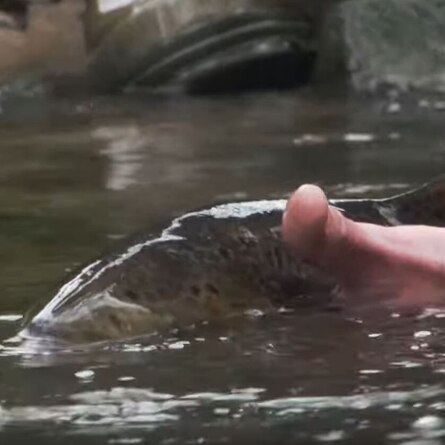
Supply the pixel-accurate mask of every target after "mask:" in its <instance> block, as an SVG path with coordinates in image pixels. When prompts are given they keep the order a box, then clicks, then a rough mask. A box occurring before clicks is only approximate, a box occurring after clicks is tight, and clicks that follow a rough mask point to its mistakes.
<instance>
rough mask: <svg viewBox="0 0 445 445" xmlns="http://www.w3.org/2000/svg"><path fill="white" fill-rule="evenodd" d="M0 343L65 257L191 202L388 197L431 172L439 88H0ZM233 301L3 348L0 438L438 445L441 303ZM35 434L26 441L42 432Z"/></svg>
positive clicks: (90, 250)
mask: <svg viewBox="0 0 445 445" xmlns="http://www.w3.org/2000/svg"><path fill="white" fill-rule="evenodd" d="M2 110H3V114H2V115H0V135H1V140H2V150H1V152H0V209H1V210H0V245H1V246H2V249H1V251H0V264H1V267H0V270H1V273H0V289H1V298H0V304H1V306H0V339H6V338H7V337H9V336H11V335H13V334H14V332H15V331H16V330H17V329H18V327H19V325H20V323H21V321H22V320H21V318H20V317H22V316H23V317H26V314H27V312H28V311H29V310H30V309H31V308H32V307H33V306H36V305H37V306H38V305H39V302H41V301H42V300H43V301H45V300H46V299H48V298H49V296H50V295H52V293H53V292H54V290H55V289H56V288H57V286H58V284H60V282H61V281H62V279H63V277H64V276H65V274H66V272H67V271H68V270H72V269H75V268H77V267H79V266H80V264H81V263H83V262H86V261H88V260H90V259H91V257H94V256H96V255H97V254H98V253H99V252H100V251H101V250H102V249H104V248H105V247H107V246H109V245H110V244H112V243H113V242H114V241H115V240H116V239H119V238H121V237H123V236H125V235H126V234H128V233H131V232H133V231H135V230H139V229H141V228H144V227H145V228H146V230H147V231H154V232H155V231H156V230H158V229H159V228H161V227H162V226H163V225H164V224H166V223H167V222H168V221H169V220H170V219H171V218H173V217H175V216H177V215H179V214H181V213H183V212H185V211H188V210H191V209H194V208H198V207H203V206H209V205H211V204H215V203H218V202H227V201H231V200H240V199H241V200H242V199H255V198H276V197H281V196H285V195H286V194H287V193H289V191H291V190H292V189H293V188H294V187H295V186H296V185H298V184H300V183H301V182H307V181H311V182H318V183H321V184H323V185H324V186H325V187H326V188H327V190H328V192H329V194H330V196H332V197H334V196H364V195H370V196H371V195H372V196H384V195H387V194H389V193H393V192H399V191H401V190H405V189H407V188H408V187H409V186H410V185H414V184H418V183H419V182H422V181H425V180H428V179H430V178H432V177H433V176H435V175H438V174H442V173H443V167H442V165H443V162H444V158H445V142H444V141H445V140H444V138H443V135H444V134H443V118H444V115H443V113H444V106H443V102H442V99H441V98H440V97H438V96H431V97H420V96H411V97H405V98H403V100H402V99H401V98H398V97H397V96H394V95H391V94H390V95H389V96H388V97H382V98H369V97H363V98H361V97H357V96H351V95H348V94H343V93H341V92H339V93H338V94H336V95H335V96H333V95H330V96H326V95H322V94H321V93H315V92H314V91H311V90H310V89H308V90H305V91H301V92H299V93H286V94H274V93H270V94H264V95H250V96H242V97H238V98H218V99H211V98H209V99H198V98H194V99H190V98H181V97H175V98H172V97H170V98H168V97H162V96H151V97H150V96H145V97H144V96H134V97H131V96H129V97H125V98H115V99H104V98H98V99H83V100H82V99H79V100H76V101H70V100H62V99H60V100H57V101H47V100H45V99H44V97H43V96H42V95H40V93H39V92H38V91H37V92H33V93H32V94H30V95H28V96H26V97H22V98H13V97H9V98H6V99H5V100H4V101H3V102H2ZM353 306H354V305H353V303H352V304H351V308H350V309H348V310H344V311H340V312H319V311H313V310H312V311H311V310H301V311H298V312H290V313H283V314H279V315H275V316H262V315H261V314H255V313H253V314H250V315H249V316H247V315H246V317H245V320H237V321H233V322H230V323H226V324H224V325H221V326H210V325H209V326H204V327H201V328H199V329H196V330H190V331H188V332H183V333H177V334H175V333H172V334H171V336H168V337H167V338H150V339H146V340H144V341H141V342H129V343H123V344H115V345H102V346H98V347H96V348H94V349H92V348H86V349H81V350H75V351H71V352H69V351H68V352H64V353H58V354H56V353H51V354H39V355H33V354H31V353H30V352H29V351H28V352H26V351H25V352H24V351H20V350H16V349H14V348H10V347H3V348H2V349H0V376H1V377H0V442H1V443H8V444H26V443H29V440H30V438H31V437H32V440H33V441H35V442H36V443H37V442H39V441H40V442H41V443H46V444H59V443H63V444H70V443H73V444H74V443H79V441H82V442H83V443H85V444H87V443H88V444H90V443H92V444H99V443H108V444H139V443H158V444H189V443H190V444H200V443H203V444H205V443H213V444H220V443H221V444H222V443H240V442H241V441H243V442H244V443H255V444H256V443H270V444H272V443H283V444H291V443H292V444H293V443H302V444H311V443H317V444H319V443H345V444H347V443H357V442H358V441H359V440H361V441H364V443H389V444H405V445H407V444H409V445H414V444H416V445H417V444H423V445H435V444H439V443H443V440H444V437H445V419H444V416H445V413H444V411H445V404H444V403H443V400H444V391H445V386H444V385H443V376H444V373H445V356H444V347H443V344H444V339H445V329H444V322H445V311H444V310H442V309H440V308H438V309H437V308H436V309H435V310H434V308H428V309H426V310H425V312H423V313H421V314H397V313H392V312H390V311H385V310H383V309H378V308H374V307H372V305H371V306H370V307H368V308H365V309H361V310H358V309H355V308H354V307H353ZM40 442H39V443H40Z"/></svg>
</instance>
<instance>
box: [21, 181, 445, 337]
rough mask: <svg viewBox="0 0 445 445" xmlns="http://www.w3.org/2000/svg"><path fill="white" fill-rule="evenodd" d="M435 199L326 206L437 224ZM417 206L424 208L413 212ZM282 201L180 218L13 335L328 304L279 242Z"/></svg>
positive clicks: (123, 327)
mask: <svg viewBox="0 0 445 445" xmlns="http://www.w3.org/2000/svg"><path fill="white" fill-rule="evenodd" d="M443 197H445V185H444V182H443V181H442V182H436V183H434V184H431V185H428V186H425V187H421V188H420V189H418V190H415V191H412V192H408V193H405V194H403V195H399V196H396V197H392V198H387V199H382V200H370V199H368V200H336V201H331V204H332V205H334V206H336V207H337V208H339V209H340V210H341V211H343V212H344V213H345V214H346V215H347V216H348V217H351V218H353V219H356V220H360V221H366V222H374V223H378V224H384V225H396V224H405V223H407V224H411V223H422V222H423V223H427V224H430V223H431V222H434V223H437V224H436V225H444V222H445V218H443V217H441V215H442V214H439V212H438V209H440V208H444V209H445V205H444V206H442V203H444V200H443ZM423 200H428V201H427V202H428V203H429V204H428V205H427V206H424V207H421V205H420V204H421V203H422V202H424V201H423ZM439 201H440V202H439ZM444 204H445V203H444ZM285 205H286V201H285V200H273V201H254V202H244V203H233V204H225V205H219V206H215V207H212V208H210V209H207V210H203V211H199V212H193V213H190V214H187V215H184V216H182V217H180V218H178V219H176V220H174V221H173V222H172V224H171V225H170V226H169V227H168V228H167V229H165V230H164V231H163V232H162V233H161V234H160V236H159V237H153V238H145V239H144V238H143V239H141V240H138V241H136V242H133V243H130V244H129V245H128V246H126V247H125V248H124V249H122V250H120V251H118V252H116V253H114V254H111V255H108V256H106V257H104V258H101V259H98V260H97V261H94V262H93V263H91V264H89V265H88V266H86V267H85V268H83V269H82V270H81V271H80V272H79V273H78V274H77V275H75V276H74V277H73V278H72V279H71V280H69V281H68V282H67V283H66V284H65V285H64V286H62V288H61V289H60V290H59V291H58V292H57V294H56V295H55V296H54V298H53V299H52V300H51V301H50V302H49V303H48V304H47V305H46V306H45V307H44V308H43V309H42V310H41V311H40V312H39V313H38V314H37V315H36V316H35V317H34V318H33V319H32V320H31V321H30V322H29V323H28V324H27V326H25V328H24V329H23V330H22V331H21V332H20V333H19V338H22V339H30V338H32V339H35V338H43V339H57V340H58V341H62V342H68V343H89V342H96V341H103V340H112V339H124V338H129V337H134V336H140V335H145V334H150V333H153V332H157V331H164V330H167V329H171V328H178V327H179V328H180V327H185V326H190V325H194V324H196V323H199V322H202V321H211V320H218V319H221V318H223V317H227V316H229V315H234V314H240V313H243V312H245V311H246V310H249V309H260V310H263V311H270V310H276V309H277V308H280V307H283V306H295V305H298V304H301V302H306V301H307V300H308V297H310V296H312V297H313V300H315V301H316V302H317V303H324V302H328V301H330V299H331V298H332V295H333V292H334V289H335V285H336V283H335V282H334V281H333V280H331V279H330V278H329V277H327V276H325V275H324V274H322V273H321V272H319V271H318V270H316V269H315V268H313V267H312V266H310V265H308V264H306V263H304V262H302V261H300V260H298V259H297V258H295V257H294V256H293V255H292V254H291V253H290V252H289V250H288V249H287V247H286V246H285V245H284V243H283V242H282V239H281V232H280V225H281V218H282V213H283V210H284V207H285ZM309 300H310V298H309Z"/></svg>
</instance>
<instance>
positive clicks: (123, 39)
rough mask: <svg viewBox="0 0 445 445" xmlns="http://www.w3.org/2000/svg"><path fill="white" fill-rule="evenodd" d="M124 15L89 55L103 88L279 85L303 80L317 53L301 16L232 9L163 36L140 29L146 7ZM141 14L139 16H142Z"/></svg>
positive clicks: (207, 89) (209, 89) (198, 89)
mask: <svg viewBox="0 0 445 445" xmlns="http://www.w3.org/2000/svg"><path fill="white" fill-rule="evenodd" d="M150 13H154V10H151V9H147V10H145V11H142V12H140V13H139V14H140V15H141V17H137V18H135V17H134V14H133V15H131V16H130V18H128V19H126V20H124V21H123V23H121V24H120V25H119V26H116V27H115V28H114V29H113V30H112V31H111V32H110V35H108V36H106V37H105V38H104V39H103V42H102V43H101V44H99V45H98V47H97V48H96V49H95V50H94V51H93V53H92V54H91V56H90V63H89V72H90V78H91V81H92V84H93V87H94V88H95V89H96V90H102V91H103V92H111V91H113V90H133V89H141V88H145V89H175V90H177V89H181V90H184V91H187V92H195V93H219V92H222V93H226V92H231V91H239V90H246V89H279V88H289V87H295V86H298V85H301V84H304V83H306V81H307V80H308V77H309V75H310V73H311V71H312V68H313V64H314V61H315V55H316V52H315V45H314V39H313V29H312V27H311V26H310V24H309V22H308V21H307V20H306V21H305V20H303V19H302V18H299V17H292V16H291V17H286V16H284V15H277V14H276V13H274V14H271V13H266V12H234V13H233V14H226V15H225V16H223V17H218V18H209V17H207V18H205V19H203V18H202V17H201V18H200V19H199V20H197V21H196V22H193V21H192V22H191V23H190V25H189V26H186V27H183V28H181V29H180V30H179V31H177V32H173V33H171V35H169V36H167V38H166V37H165V35H164V36H162V35H161V33H156V32H153V31H151V32H148V31H147V32H145V36H144V35H142V36H141V37H139V38H138V39H136V40H135V38H134V37H133V38H132V39H130V38H128V34H129V33H131V32H133V33H134V32H135V30H137V29H138V28H141V32H142V31H143V29H145V28H143V24H144V25H145V26H147V23H148V22H147V20H148V19H149V17H148V15H149V14H150ZM144 15H145V16H146V17H145V18H144V17H143V16H144Z"/></svg>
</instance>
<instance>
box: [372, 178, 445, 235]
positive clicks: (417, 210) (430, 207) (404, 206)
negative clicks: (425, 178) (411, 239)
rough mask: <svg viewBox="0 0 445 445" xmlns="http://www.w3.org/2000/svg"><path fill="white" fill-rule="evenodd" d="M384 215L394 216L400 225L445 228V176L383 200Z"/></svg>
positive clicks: (381, 203)
mask: <svg viewBox="0 0 445 445" xmlns="http://www.w3.org/2000/svg"><path fill="white" fill-rule="evenodd" d="M379 208H380V211H381V212H383V214H388V216H389V215H391V213H392V215H393V217H394V218H395V220H396V221H398V222H399V224H425V225H429V226H438V227H444V226H445V176H441V177H439V178H436V179H434V180H433V181H431V182H429V183H426V184H424V185H422V186H420V187H418V188H416V189H414V190H410V191H408V192H406V193H402V194H400V195H396V196H393V197H391V198H387V199H383V200H381V201H380V203H379Z"/></svg>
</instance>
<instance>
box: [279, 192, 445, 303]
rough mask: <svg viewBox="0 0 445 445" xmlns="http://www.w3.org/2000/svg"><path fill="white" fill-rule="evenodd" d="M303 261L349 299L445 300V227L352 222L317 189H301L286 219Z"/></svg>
mask: <svg viewBox="0 0 445 445" xmlns="http://www.w3.org/2000/svg"><path fill="white" fill-rule="evenodd" d="M283 237H284V239H285V241H286V242H287V243H288V245H289V246H290V247H291V249H292V250H293V251H294V252H295V255H297V256H298V257H299V258H301V259H304V260H307V261H309V262H310V263H312V264H314V265H316V266H318V267H320V268H321V269H323V270H325V271H326V272H327V273H329V274H330V275H332V276H333V277H334V278H335V279H336V280H337V282H338V283H339V285H340V288H341V291H342V294H343V295H344V296H345V297H346V298H348V299H351V300H352V299H355V300H358V299H359V300H362V301H366V302H371V301H373V300H375V301H377V302H381V301H391V302H396V303H399V304H401V305H406V306H412V305H419V306H424V305H427V304H433V305H435V304H437V305H440V304H442V302H445V229H444V228H439V227H431V226H420V225H417V226H397V227H383V226H379V225H375V224H367V223H359V222H355V221H352V220H350V219H348V218H346V217H345V216H343V215H342V214H341V212H340V211H339V210H337V209H336V208H334V207H331V206H329V204H328V201H327V198H326V196H325V194H324V192H323V191H322V190H321V189H320V188H319V187H317V186H315V185H303V186H301V187H300V188H299V189H298V190H297V191H296V192H294V194H293V195H292V196H291V198H290V199H289V201H288V204H287V208H286V211H285V212H284V215H283Z"/></svg>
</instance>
